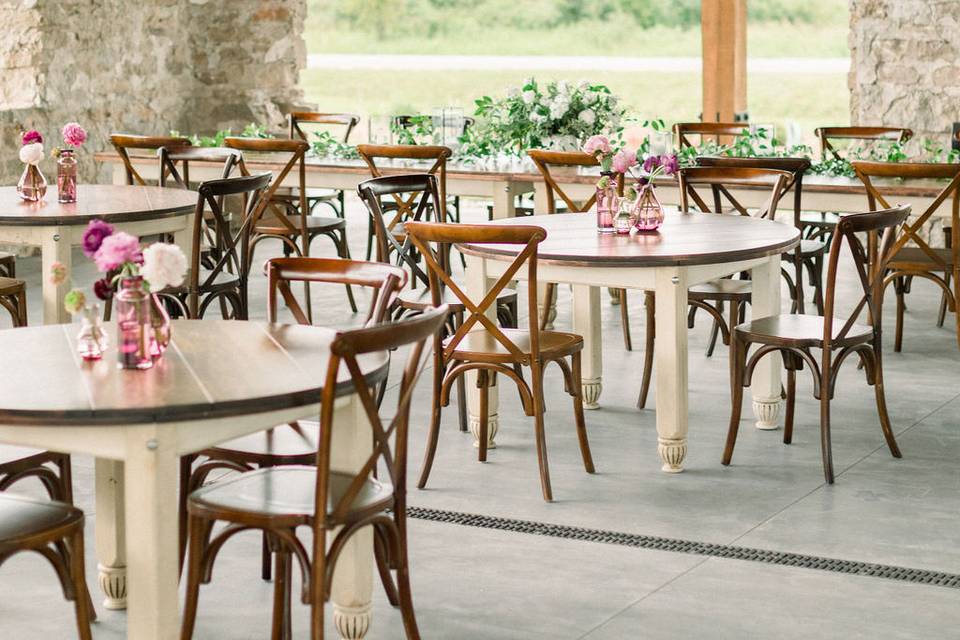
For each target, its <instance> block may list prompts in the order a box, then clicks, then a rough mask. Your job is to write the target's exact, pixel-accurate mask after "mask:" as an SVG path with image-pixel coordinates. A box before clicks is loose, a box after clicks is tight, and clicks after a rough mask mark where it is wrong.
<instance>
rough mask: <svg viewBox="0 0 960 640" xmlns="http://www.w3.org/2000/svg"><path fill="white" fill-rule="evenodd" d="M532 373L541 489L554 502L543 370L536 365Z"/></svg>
mask: <svg viewBox="0 0 960 640" xmlns="http://www.w3.org/2000/svg"><path fill="white" fill-rule="evenodd" d="M534 367H535V368H533V369H532V370H531V372H530V379H531V382H532V383H533V389H532V391H533V420H534V429H535V432H536V437H537V463H538V464H539V466H540V489H541V490H542V492H543V499H544V500H546V501H547V502H552V501H553V489H552V488H551V486H550V465H549V463H548V462H547V436H546V432H545V429H544V423H543V412H544V411H545V410H546V407H544V403H543V368H542V367H540V366H537V365H536V364H535V365H534Z"/></svg>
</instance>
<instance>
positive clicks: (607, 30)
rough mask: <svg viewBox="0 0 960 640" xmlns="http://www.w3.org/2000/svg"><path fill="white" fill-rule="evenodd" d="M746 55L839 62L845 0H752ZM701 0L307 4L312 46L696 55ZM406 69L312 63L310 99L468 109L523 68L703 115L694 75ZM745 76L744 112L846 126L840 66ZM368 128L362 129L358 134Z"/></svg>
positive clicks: (333, 104) (340, 104) (364, 110)
mask: <svg viewBox="0 0 960 640" xmlns="http://www.w3.org/2000/svg"><path fill="white" fill-rule="evenodd" d="M748 10H749V22H748V44H747V46H748V56H749V57H751V58H846V57H848V56H849V50H848V48H847V33H848V26H849V13H848V7H847V2H846V0H748ZM699 27H700V0H673V1H667V0H658V1H655V0H522V1H518V0H309V8H308V14H307V28H306V33H305V37H306V41H307V49H308V52H309V53H310V54H319V55H323V54H380V55H390V54H427V55H438V56H439V55H504V56H505V55H524V56H614V57H642V58H655V57H694V58H695V57H699V56H700V28H699ZM598 67H600V68H598V69H596V70H592V71H591V70H575V71H563V70H556V71H554V70H550V71H545V70H540V71H536V72H533V71H531V70H529V69H522V68H514V67H509V68H491V69H489V70H430V69H408V70H404V71H396V70H391V71H388V70H377V69H327V68H311V69H307V70H305V71H304V72H303V76H302V82H303V85H304V90H305V92H306V97H307V99H308V100H309V101H310V102H313V103H315V104H316V105H317V106H318V108H319V109H321V110H326V111H350V112H355V113H359V114H361V115H369V114H389V113H412V112H427V113H429V112H430V110H431V109H432V108H433V107H436V106H442V105H455V106H461V107H463V108H464V109H465V110H466V111H467V113H471V112H472V110H473V100H474V99H475V98H477V97H479V96H481V95H500V94H503V93H505V92H506V90H507V89H508V88H509V87H511V86H516V85H518V84H520V83H522V82H523V80H524V79H525V78H527V77H530V76H531V75H535V76H536V77H537V78H539V79H543V80H548V79H557V80H560V79H565V80H569V81H578V80H581V79H589V80H590V81H591V82H601V83H604V84H606V85H608V86H609V87H610V88H611V90H613V92H614V93H615V94H617V95H618V96H620V97H621V98H622V99H623V102H624V104H625V105H627V106H628V108H629V109H630V111H631V112H633V113H636V114H637V115H638V116H640V117H661V118H664V119H666V120H667V121H679V120H689V119H695V118H696V117H697V115H698V114H699V109H700V98H701V86H700V74H699V72H695V71H694V72H665V71H656V70H651V71H630V72H620V71H617V72H613V71H609V70H604V69H603V68H602V67H603V65H602V63H600V64H598ZM808 67H809V69H808V72H806V73H751V74H750V75H749V77H748V94H749V97H748V103H749V108H750V115H751V120H752V121H754V122H764V123H774V124H776V125H777V126H778V130H779V131H780V132H781V135H782V130H783V129H782V127H783V126H784V124H785V122H786V121H788V120H795V121H797V122H798V123H799V124H800V125H801V127H803V129H804V133H805V134H806V135H808V136H809V135H812V129H813V128H814V127H816V126H819V125H825V124H848V123H849V93H848V90H847V78H846V74H845V73H838V72H836V71H827V72H819V73H818V72H816V70H817V63H816V61H815V60H810V61H809V63H808ZM365 133H366V131H365V125H361V127H360V130H359V131H358V134H359V135H360V137H363V135H364V134H365Z"/></svg>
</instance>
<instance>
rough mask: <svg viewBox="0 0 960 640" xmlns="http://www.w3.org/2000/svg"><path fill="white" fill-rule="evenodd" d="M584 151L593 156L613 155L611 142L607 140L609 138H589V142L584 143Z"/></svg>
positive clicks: (598, 136)
mask: <svg viewBox="0 0 960 640" xmlns="http://www.w3.org/2000/svg"><path fill="white" fill-rule="evenodd" d="M583 151H584V152H585V153H589V154H590V155H592V156H593V155H597V154H608V153H611V151H612V150H611V149H610V140H608V139H607V136H600V135H597V136H590V137H589V138H587V141H586V142H585V143H583Z"/></svg>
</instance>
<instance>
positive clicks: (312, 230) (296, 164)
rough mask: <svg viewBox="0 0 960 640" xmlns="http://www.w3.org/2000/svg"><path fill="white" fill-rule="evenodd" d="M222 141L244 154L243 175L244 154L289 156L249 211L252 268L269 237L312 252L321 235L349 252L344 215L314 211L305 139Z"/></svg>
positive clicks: (290, 250) (287, 251) (289, 250)
mask: <svg viewBox="0 0 960 640" xmlns="http://www.w3.org/2000/svg"><path fill="white" fill-rule="evenodd" d="M223 143H224V145H226V146H227V147H229V148H231V149H238V150H240V151H242V152H243V153H244V154H245V155H244V157H241V158H240V173H241V174H242V175H250V170H249V169H248V168H247V163H248V162H249V161H251V159H250V158H249V157H246V156H247V155H248V154H263V155H264V156H267V157H274V158H276V157H281V158H285V164H284V165H283V167H282V168H281V169H280V171H278V172H277V173H276V175H274V177H273V180H272V181H271V182H270V186H269V187H268V188H267V190H266V191H265V192H264V193H263V196H262V197H261V199H260V201H259V202H258V203H257V205H256V207H254V209H253V211H252V212H251V216H250V223H249V225H248V230H249V234H250V237H249V254H248V256H249V260H250V262H249V263H248V268H249V266H250V264H252V260H253V255H254V252H255V251H256V247H257V245H258V244H260V242H262V241H264V240H268V239H274V240H279V241H280V242H281V243H282V246H283V253H284V255H291V254H296V255H300V256H309V255H310V245H311V243H312V242H313V240H314V238H316V237H318V236H323V237H326V238H329V239H330V240H331V241H333V245H334V248H335V249H336V251H337V255H338V256H340V257H341V258H349V257H350V248H349V247H348V246H347V222H346V220H344V219H343V218H339V217H337V216H314V215H310V209H309V207H308V206H307V191H306V189H307V186H306V180H307V174H306V153H307V151H308V150H309V149H310V145H309V144H307V143H306V142H304V141H303V140H283V139H277V138H268V139H264V138H235V137H228V138H226V139H225V140H224V141H223ZM294 170H296V174H295V175H296V184H297V186H296V188H295V189H294V190H293V192H289V191H288V192H284V187H283V183H284V181H286V180H287V177H288V176H290V174H291V173H293V172H294ZM298 242H299V244H298ZM345 286H346V290H347V301H348V302H349V304H350V309H351V311H353V312H354V313H356V311H357V303H356V301H355V300H354V297H353V290H352V289H351V288H350V285H345ZM304 288H305V294H306V305H307V317H308V318H312V317H313V308H312V301H311V299H310V284H309V283H304Z"/></svg>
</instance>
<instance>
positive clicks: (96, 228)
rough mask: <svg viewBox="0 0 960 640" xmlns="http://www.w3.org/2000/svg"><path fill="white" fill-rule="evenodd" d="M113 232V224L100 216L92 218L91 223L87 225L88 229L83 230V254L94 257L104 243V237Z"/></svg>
mask: <svg viewBox="0 0 960 640" xmlns="http://www.w3.org/2000/svg"><path fill="white" fill-rule="evenodd" d="M112 233H113V225H110V224H107V223H106V222H104V221H103V220H100V219H98V218H94V219H93V220H91V221H90V224H88V225H87V230H86V231H84V232H83V240H82V245H83V255H85V256H87V257H88V258H92V257H93V256H94V254H96V253H97V250H98V249H99V248H100V245H101V244H103V239H104V238H106V237H107V236H109V235H111V234H112Z"/></svg>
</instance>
